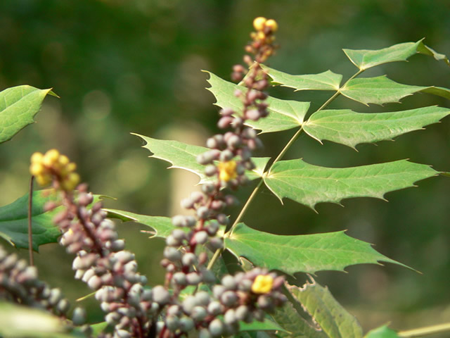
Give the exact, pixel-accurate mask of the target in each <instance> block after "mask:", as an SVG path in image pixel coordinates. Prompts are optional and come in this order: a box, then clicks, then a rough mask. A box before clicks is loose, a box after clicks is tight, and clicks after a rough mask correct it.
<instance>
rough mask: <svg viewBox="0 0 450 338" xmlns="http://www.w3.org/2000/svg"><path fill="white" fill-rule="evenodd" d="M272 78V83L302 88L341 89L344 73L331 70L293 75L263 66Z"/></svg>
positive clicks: (297, 89) (298, 89) (297, 88)
mask: <svg viewBox="0 0 450 338" xmlns="http://www.w3.org/2000/svg"><path fill="white" fill-rule="evenodd" d="M262 67H263V69H264V70H266V71H267V72H268V74H269V76H270V77H271V78H272V84H274V85H281V86H282V87H289V88H294V89H295V91H300V90H334V91H336V90H339V86H340V84H341V81H342V75H341V74H336V73H333V72H332V71H330V70H327V71H326V72H323V73H320V74H308V75H291V74H287V73H283V72H280V71H278V70H275V69H273V68H269V67H266V66H264V65H263V66H262Z"/></svg>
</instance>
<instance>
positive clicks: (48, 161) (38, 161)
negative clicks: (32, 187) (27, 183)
mask: <svg viewBox="0 0 450 338" xmlns="http://www.w3.org/2000/svg"><path fill="white" fill-rule="evenodd" d="M76 167H77V166H76V164H75V163H73V162H70V161H69V158H68V157H67V156H65V155H61V154H60V153H59V152H58V150H56V149H51V150H49V151H47V152H46V153H45V154H42V153H39V152H36V153H34V154H33V155H32V156H31V166H30V173H31V175H33V176H35V177H36V181H37V182H38V184H39V185H41V186H44V185H48V184H50V183H51V182H52V176H55V177H56V179H57V181H58V182H59V184H60V187H61V189H62V190H65V191H72V190H74V189H75V187H76V186H77V185H78V183H79V182H80V176H79V175H78V174H77V173H75V172H74V171H75V169H76Z"/></svg>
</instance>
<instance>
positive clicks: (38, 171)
mask: <svg viewBox="0 0 450 338" xmlns="http://www.w3.org/2000/svg"><path fill="white" fill-rule="evenodd" d="M44 170H45V168H44V166H43V165H42V164H41V163H38V162H33V163H32V164H31V166H30V173H31V175H33V176H39V175H42V173H43V172H44Z"/></svg>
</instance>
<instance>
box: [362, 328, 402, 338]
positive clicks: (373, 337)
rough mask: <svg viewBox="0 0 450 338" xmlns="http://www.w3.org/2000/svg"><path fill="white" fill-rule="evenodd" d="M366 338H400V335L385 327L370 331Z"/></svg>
mask: <svg viewBox="0 0 450 338" xmlns="http://www.w3.org/2000/svg"><path fill="white" fill-rule="evenodd" d="M364 338H399V335H398V334H397V332H395V331H394V330H392V329H390V328H388V327H387V325H383V326H381V327H379V328H376V329H373V330H371V331H369V332H368V333H367V334H366V335H365V336H364Z"/></svg>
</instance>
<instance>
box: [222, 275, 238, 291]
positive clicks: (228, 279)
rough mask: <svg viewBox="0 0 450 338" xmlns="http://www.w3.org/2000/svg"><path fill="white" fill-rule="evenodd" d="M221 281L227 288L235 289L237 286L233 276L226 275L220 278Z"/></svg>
mask: <svg viewBox="0 0 450 338" xmlns="http://www.w3.org/2000/svg"><path fill="white" fill-rule="evenodd" d="M221 282H222V285H223V286H224V287H225V288H226V289H227V290H236V288H237V284H236V281H235V280H234V277H233V276H230V275H226V276H225V277H223V278H222V281H221Z"/></svg>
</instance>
